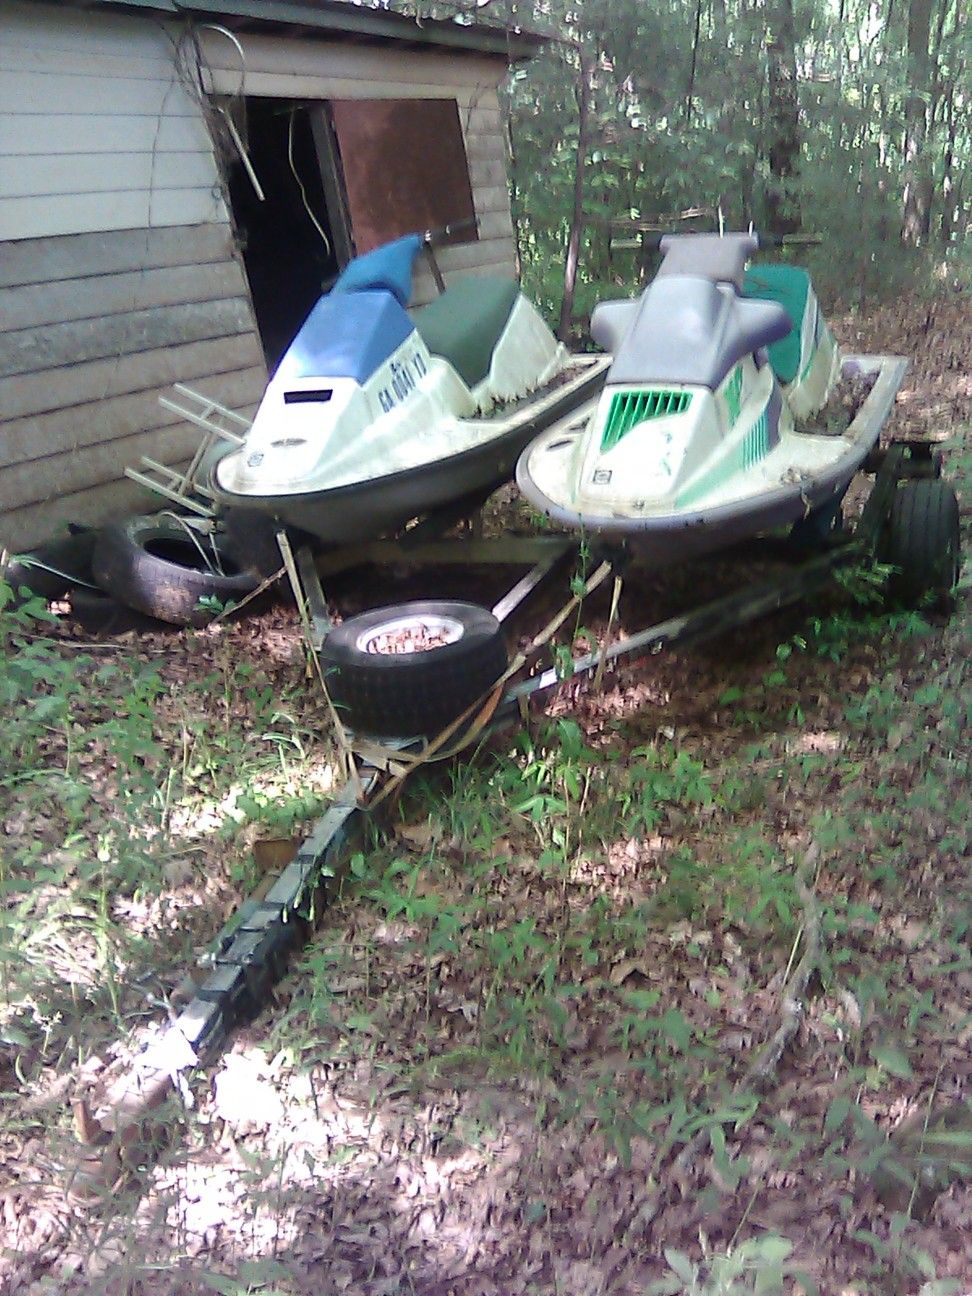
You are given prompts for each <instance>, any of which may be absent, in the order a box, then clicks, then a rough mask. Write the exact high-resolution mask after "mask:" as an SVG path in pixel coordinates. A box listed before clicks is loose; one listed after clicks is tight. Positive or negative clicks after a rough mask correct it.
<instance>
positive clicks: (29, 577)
mask: <svg viewBox="0 0 972 1296" xmlns="http://www.w3.org/2000/svg"><path fill="white" fill-rule="evenodd" d="M94 546H95V532H94V531H92V530H89V529H88V528H86V527H79V528H78V529H77V530H76V531H74V532H73V533H72V534H71V535H67V536H64V537H63V538H62V539H60V540H49V541H48V542H47V543H46V544H42V545H38V546H37V548H36V549H31V550H30V551H29V552H28V553H25V554H22V555H15V556H14V557H12V558H11V559H10V562H9V563H8V565H7V569H6V571H5V572H4V577H3V578H4V580H5V581H6V582H7V584H8V585H9V586H10V587H11V588H12V589H13V592H14V604H15V605H16V604H18V603H20V602H22V596H21V594H20V591H21V589H27V590H29V591H30V593H31V594H32V595H34V596H35V597H38V598H44V599H47V600H48V601H51V600H54V599H61V598H63V597H64V596H65V594H67V592H68V591H69V590H72V589H74V588H75V586H77V585H83V584H84V583H85V582H90V581H91V580H92V576H91V557H92V554H93V553H94ZM32 560H33V561H32ZM34 562H37V563H40V564H42V565H41V566H34V565H33V563H34ZM50 568H52V569H53V570H48V569H50Z"/></svg>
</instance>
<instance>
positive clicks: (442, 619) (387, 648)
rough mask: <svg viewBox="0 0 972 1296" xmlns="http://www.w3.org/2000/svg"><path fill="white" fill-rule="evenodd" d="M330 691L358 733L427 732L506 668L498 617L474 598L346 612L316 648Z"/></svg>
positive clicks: (448, 718) (430, 733) (450, 717)
mask: <svg viewBox="0 0 972 1296" xmlns="http://www.w3.org/2000/svg"><path fill="white" fill-rule="evenodd" d="M321 661H322V664H323V666H324V669H325V671H326V672H327V673H326V681H327V688H328V692H329V693H330V696H331V700H332V702H333V703H334V705H335V707H336V709H337V711H338V714H339V715H340V716H341V719H342V720H343V721H344V723H345V724H347V725H348V727H349V728H351V729H354V730H356V731H360V732H364V733H372V734H380V735H395V736H401V737H411V736H413V735H425V736H429V737H433V736H435V735H436V734H438V733H440V732H441V731H442V730H443V729H444V728H445V727H446V726H447V725H448V724H450V723H451V721H453V720H455V718H456V716H458V715H461V714H462V712H463V711H465V710H466V708H467V707H469V706H471V705H472V703H473V702H475V701H476V699H477V698H479V697H481V696H482V695H483V694H484V693H486V692H487V691H488V690H489V688H490V686H491V685H493V684H495V683H496V682H497V680H498V679H499V678H500V676H501V675H502V674H503V672H504V670H505V669H506V666H507V653H506V644H505V642H504V640H503V632H502V629H501V627H500V624H499V622H498V621H497V619H496V618H495V617H494V616H493V614H492V613H491V612H487V611H486V609H485V608H481V607H478V606H477V605H476V604H474V603H457V602H451V601H445V602H441V601H440V602H432V601H422V602H415V603H400V604H397V605H393V606H391V607H383V608H376V609H374V610H373V611H371V612H363V613H362V614H361V615H359V616H354V617H350V618H349V619H348V620H347V621H345V622H343V623H342V624H341V625H339V626H335V628H334V629H333V630H332V631H331V632H330V634H329V635H328V636H327V638H326V639H325V641H324V646H323V648H322V649H321Z"/></svg>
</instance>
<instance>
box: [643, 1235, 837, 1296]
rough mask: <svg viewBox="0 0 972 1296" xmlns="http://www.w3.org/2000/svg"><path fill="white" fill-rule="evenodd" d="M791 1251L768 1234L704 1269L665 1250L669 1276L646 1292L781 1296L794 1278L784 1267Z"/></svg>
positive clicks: (666, 1295) (656, 1295) (783, 1240)
mask: <svg viewBox="0 0 972 1296" xmlns="http://www.w3.org/2000/svg"><path fill="white" fill-rule="evenodd" d="M792 1250H793V1246H792V1244H791V1243H790V1242H789V1241H788V1240H787V1239H786V1238H783V1237H778V1236H776V1235H775V1234H772V1233H768V1234H766V1235H765V1236H763V1237H759V1238H750V1239H748V1240H747V1241H745V1242H742V1243H740V1245H739V1246H738V1247H736V1248H735V1250H732V1251H728V1252H727V1253H726V1254H725V1255H714V1256H710V1257H709V1258H708V1260H707V1262H706V1264H705V1266H704V1267H703V1266H701V1265H697V1264H694V1263H693V1262H692V1261H691V1260H690V1259H689V1257H688V1256H687V1255H685V1254H684V1252H682V1251H676V1250H675V1249H674V1248H672V1247H666V1249H665V1260H666V1262H667V1264H668V1267H669V1270H670V1274H671V1276H670V1277H669V1278H662V1279H660V1280H659V1281H657V1282H653V1283H651V1284H650V1285H649V1287H648V1292H650V1293H653V1294H654V1296H782V1294H783V1292H784V1291H786V1290H787V1284H786V1281H785V1280H786V1279H787V1277H796V1275H795V1274H794V1272H793V1270H792V1269H791V1268H790V1266H789V1265H788V1264H787V1257H788V1256H789V1254H790V1252H791V1251H792ZM801 1278H803V1275H801ZM801 1285H803V1288H804V1290H805V1291H809V1290H813V1288H812V1285H811V1286H810V1287H807V1286H806V1285H805V1279H804V1281H803V1283H801Z"/></svg>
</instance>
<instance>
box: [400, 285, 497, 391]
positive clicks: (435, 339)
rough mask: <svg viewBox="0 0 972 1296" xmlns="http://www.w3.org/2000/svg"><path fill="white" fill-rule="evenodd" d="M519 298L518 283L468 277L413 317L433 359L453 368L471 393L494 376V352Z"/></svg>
mask: <svg viewBox="0 0 972 1296" xmlns="http://www.w3.org/2000/svg"><path fill="white" fill-rule="evenodd" d="M519 294H520V289H519V285H518V284H517V283H516V282H515V280H513V279H505V278H502V277H500V276H498V275H466V276H465V277H464V278H462V279H457V280H454V281H453V282H452V283H451V284H450V285H449V287H448V288H447V289H446V290H445V292H444V293H442V294H441V295H440V296H439V297H437V298H436V299H435V301H433V302H430V303H429V304H428V306H421V307H419V308H418V309H417V310H415V311H413V312H412V319H413V321H414V323H415V327H416V328H417V329H418V331H419V334H420V335H421V337H422V340H423V341H424V343H425V345H426V346H427V347H428V348H429V350H430V351H431V352H432V354H433V355H437V356H441V357H442V359H443V360H447V361H448V362H449V364H451V365H452V367H453V369H455V371H456V373H458V374H459V376H460V378H462V380H463V382H464V383H465V384H466V386H467V387H470V388H472V387H475V386H476V385H477V384H478V383H481V382H482V381H483V379H484V378H485V377H486V376H487V374H488V373H489V367H490V362H491V361H492V358H493V352H494V351H495V349H496V344H497V342H498V341H499V339H500V337H501V335H502V333H503V330H504V329H505V328H506V325H507V322H508V320H509V318H510V312H511V311H512V310H513V306H514V303H515V302H516V299H517V297H518V296H519Z"/></svg>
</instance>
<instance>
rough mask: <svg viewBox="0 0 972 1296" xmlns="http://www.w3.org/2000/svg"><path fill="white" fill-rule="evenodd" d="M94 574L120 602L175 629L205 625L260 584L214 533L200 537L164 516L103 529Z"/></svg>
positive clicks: (185, 524) (183, 523)
mask: <svg viewBox="0 0 972 1296" xmlns="http://www.w3.org/2000/svg"><path fill="white" fill-rule="evenodd" d="M92 570H93V572H94V577H95V580H96V581H97V582H98V584H99V585H100V586H101V587H102V589H104V590H105V591H106V592H107V593H109V594H111V595H112V596H113V597H114V598H116V599H118V600H119V602H121V603H125V604H127V605H128V606H129V607H133V608H136V609H137V610H138V611H139V612H144V613H145V614H146V615H147V616H152V617H157V618H158V619H159V620H160V621H168V622H170V623H171V624H173V625H192V626H203V625H207V624H208V623H209V622H210V621H211V620H212V619H213V617H214V616H215V615H216V614H217V612H219V611H220V610H221V609H222V608H225V607H226V606H228V605H231V604H233V603H238V602H240V601H241V600H242V599H244V598H245V597H246V596H247V595H248V594H252V592H253V591H254V590H255V589H256V588H257V586H258V585H259V584H260V577H259V576H258V575H257V574H256V573H255V572H253V571H250V570H247V569H246V566H245V564H243V563H240V562H239V561H238V560H237V559H236V558H235V556H234V553H233V551H232V549H231V547H230V546H228V545H227V544H226V541H225V539H224V538H223V537H222V536H221V535H220V534H219V533H218V532H213V533H212V534H205V533H202V532H200V531H199V530H198V529H196V528H194V527H193V526H192V524H191V521H190V520H189V519H186V520H182V519H180V518H179V517H178V516H176V515H174V514H168V513H159V514H153V515H151V516H148V517H145V516H139V517H132V518H128V519H127V520H126V521H124V522H117V523H114V524H112V525H110V526H106V527H105V528H104V529H103V530H102V531H101V532H99V534H98V538H97V541H96V543H95V549H94V556H93V559H92ZM207 602H208V603H209V604H210V606H206V604H207Z"/></svg>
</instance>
